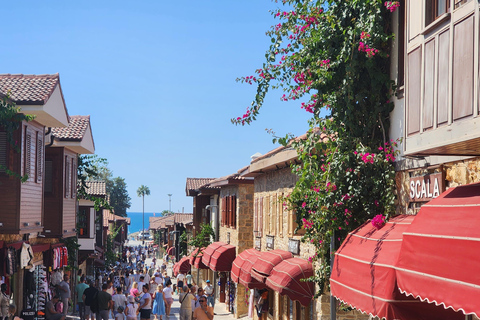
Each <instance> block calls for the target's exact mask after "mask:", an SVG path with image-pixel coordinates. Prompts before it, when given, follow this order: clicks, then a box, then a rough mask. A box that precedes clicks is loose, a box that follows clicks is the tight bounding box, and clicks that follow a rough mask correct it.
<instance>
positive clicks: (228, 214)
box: [227, 196, 232, 227]
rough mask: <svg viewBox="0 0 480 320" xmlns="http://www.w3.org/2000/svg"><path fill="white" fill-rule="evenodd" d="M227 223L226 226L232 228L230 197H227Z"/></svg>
mask: <svg viewBox="0 0 480 320" xmlns="http://www.w3.org/2000/svg"><path fill="white" fill-rule="evenodd" d="M227 221H228V226H229V227H231V226H232V196H228V197H227Z"/></svg>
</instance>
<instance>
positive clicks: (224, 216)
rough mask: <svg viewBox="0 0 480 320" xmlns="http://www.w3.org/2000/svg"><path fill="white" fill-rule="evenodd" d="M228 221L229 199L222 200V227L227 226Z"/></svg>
mask: <svg viewBox="0 0 480 320" xmlns="http://www.w3.org/2000/svg"><path fill="white" fill-rule="evenodd" d="M226 221H227V197H223V198H222V221H221V226H222V227H223V226H225V223H226Z"/></svg>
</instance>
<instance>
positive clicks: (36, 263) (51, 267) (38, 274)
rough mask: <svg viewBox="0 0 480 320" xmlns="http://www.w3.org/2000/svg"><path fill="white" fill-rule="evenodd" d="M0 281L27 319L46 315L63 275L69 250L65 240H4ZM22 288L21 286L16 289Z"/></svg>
mask: <svg viewBox="0 0 480 320" xmlns="http://www.w3.org/2000/svg"><path fill="white" fill-rule="evenodd" d="M0 258H3V260H2V261H3V263H1V264H0V283H1V284H5V285H3V286H2V288H3V289H4V292H2V293H1V294H4V295H6V296H8V298H9V302H10V304H14V305H16V306H17V312H18V315H19V316H20V317H21V318H23V319H24V320H27V319H28V320H35V319H40V320H42V319H44V318H45V305H46V303H47V301H49V300H50V299H51V297H52V295H53V294H54V292H55V287H56V285H58V284H59V283H60V282H61V281H62V279H63V268H64V267H65V266H67V263H68V251H67V248H66V247H65V246H64V245H63V244H55V245H51V244H34V245H30V244H29V243H27V242H23V241H18V242H14V243H4V242H2V241H0ZM17 288H22V289H21V290H16V289H17Z"/></svg>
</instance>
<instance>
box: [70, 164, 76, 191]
mask: <svg viewBox="0 0 480 320" xmlns="http://www.w3.org/2000/svg"><path fill="white" fill-rule="evenodd" d="M71 171H72V172H71V173H70V174H71V177H72V178H71V181H72V182H71V183H70V185H71V188H72V190H71V192H70V197H71V198H72V199H74V198H75V196H76V194H77V179H76V177H77V175H76V174H75V172H76V170H75V159H74V158H72V164H71Z"/></svg>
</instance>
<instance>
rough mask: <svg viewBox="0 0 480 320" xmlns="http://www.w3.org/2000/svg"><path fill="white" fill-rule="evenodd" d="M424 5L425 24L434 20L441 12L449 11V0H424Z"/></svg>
mask: <svg viewBox="0 0 480 320" xmlns="http://www.w3.org/2000/svg"><path fill="white" fill-rule="evenodd" d="M456 1H457V0H456ZM425 5H426V8H425V25H426V26H428V25H429V24H430V23H432V22H433V21H435V20H436V19H437V18H438V17H440V16H441V15H442V14H444V13H447V12H450V0H426V2H425Z"/></svg>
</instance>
